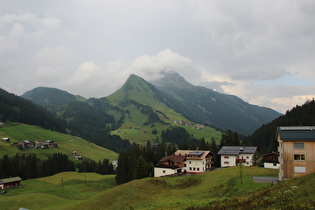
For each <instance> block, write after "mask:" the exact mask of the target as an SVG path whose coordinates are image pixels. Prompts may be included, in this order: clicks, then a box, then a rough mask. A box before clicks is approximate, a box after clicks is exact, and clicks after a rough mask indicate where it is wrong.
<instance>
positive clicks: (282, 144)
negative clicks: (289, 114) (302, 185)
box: [277, 126, 315, 180]
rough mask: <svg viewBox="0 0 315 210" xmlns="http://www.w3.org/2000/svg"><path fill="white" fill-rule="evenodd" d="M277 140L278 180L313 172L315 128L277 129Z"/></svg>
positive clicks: (314, 165)
mask: <svg viewBox="0 0 315 210" xmlns="http://www.w3.org/2000/svg"><path fill="white" fill-rule="evenodd" d="M313 129H314V130H313ZM301 130H302V132H299V131H301ZM290 133H291V137H290ZM282 134H283V135H282ZM277 140H278V142H279V147H278V151H279V162H280V168H279V180H284V179H289V178H293V177H300V176H303V175H306V174H309V173H314V172H315V127H311V126H308V127H306V126H299V127H279V128H278V131H277Z"/></svg>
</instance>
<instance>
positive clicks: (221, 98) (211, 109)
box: [153, 73, 280, 135]
mask: <svg viewBox="0 0 315 210" xmlns="http://www.w3.org/2000/svg"><path fill="white" fill-rule="evenodd" d="M153 84H154V85H155V86H156V87H157V88H158V89H159V90H161V91H162V92H163V94H164V95H165V96H166V98H167V99H168V100H169V101H171V103H172V105H173V107H174V108H175V110H176V111H177V112H179V113H181V114H183V115H184V116H185V117H186V118H188V119H190V120H192V121H197V122H200V123H206V124H209V125H211V126H214V127H216V128H220V129H223V130H227V129H230V130H233V131H237V132H239V133H241V134H247V135H248V134H251V133H252V132H254V131H255V129H257V128H258V127H259V126H261V125H262V124H263V123H267V122H270V121H271V120H273V119H275V118H276V117H278V116H280V113H278V112H276V111H274V110H272V109H270V108H266V107H260V106H256V105H252V104H249V103H247V102H244V101H243V100H242V99H240V98H238V97H236V96H233V95H226V94H221V93H218V92H216V91H213V90H211V89H208V88H205V87H200V86H194V85H191V84H190V83H188V82H187V81H186V80H185V79H184V78H183V77H181V76H180V75H178V74H177V73H173V74H167V75H165V77H164V78H162V79H160V80H157V81H154V82H153Z"/></svg>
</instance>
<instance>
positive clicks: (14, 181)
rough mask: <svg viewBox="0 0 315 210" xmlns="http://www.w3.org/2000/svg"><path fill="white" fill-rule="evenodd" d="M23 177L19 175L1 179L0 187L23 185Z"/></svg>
mask: <svg viewBox="0 0 315 210" xmlns="http://www.w3.org/2000/svg"><path fill="white" fill-rule="evenodd" d="M21 181H22V179H21V178H20V177H19V176H17V177H10V178H6V179H0V189H2V190H3V189H6V188H11V187H18V186H21V183H20V182H21Z"/></svg>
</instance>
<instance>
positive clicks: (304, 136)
mask: <svg viewBox="0 0 315 210" xmlns="http://www.w3.org/2000/svg"><path fill="white" fill-rule="evenodd" d="M278 135H279V136H280V139H281V140H282V141H315V126H285V127H278Z"/></svg>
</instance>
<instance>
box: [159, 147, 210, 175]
mask: <svg viewBox="0 0 315 210" xmlns="http://www.w3.org/2000/svg"><path fill="white" fill-rule="evenodd" d="M213 156H214V154H213V153H212V152H211V151H198V150H177V151H176V152H175V153H174V154H173V155H167V156H165V157H163V158H162V159H161V160H160V164H159V165H158V166H156V167H155V168H154V177H161V176H168V175H174V174H179V173H203V172H205V171H207V170H209V169H210V168H211V164H212V157H213Z"/></svg>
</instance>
